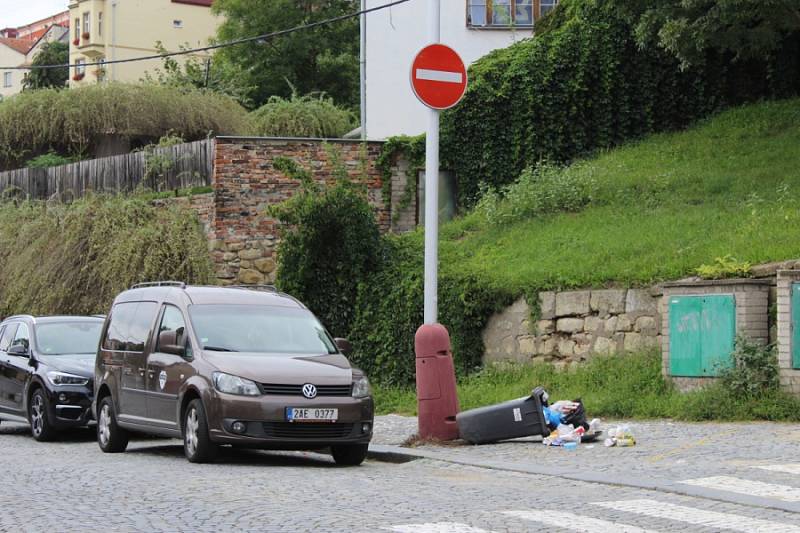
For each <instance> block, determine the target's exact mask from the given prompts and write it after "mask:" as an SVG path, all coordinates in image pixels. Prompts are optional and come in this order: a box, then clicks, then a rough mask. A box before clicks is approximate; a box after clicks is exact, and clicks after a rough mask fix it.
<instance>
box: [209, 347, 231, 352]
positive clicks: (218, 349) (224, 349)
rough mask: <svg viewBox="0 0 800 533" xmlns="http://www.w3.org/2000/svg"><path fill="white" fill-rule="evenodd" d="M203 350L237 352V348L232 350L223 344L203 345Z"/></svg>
mask: <svg viewBox="0 0 800 533" xmlns="http://www.w3.org/2000/svg"><path fill="white" fill-rule="evenodd" d="M203 349H204V350H211V351H212V352H237V351H238V350H232V349H230V348H225V347H223V346H203Z"/></svg>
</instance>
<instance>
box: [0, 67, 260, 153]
mask: <svg viewBox="0 0 800 533" xmlns="http://www.w3.org/2000/svg"><path fill="white" fill-rule="evenodd" d="M167 131H172V132H173V133H174V134H175V135H179V136H181V137H182V138H184V139H186V140H187V141H194V140H199V139H203V138H205V137H207V136H208V135H210V134H243V133H246V132H247V114H246V112H245V110H244V108H242V107H241V106H240V105H239V104H237V103H236V102H235V101H233V100H232V99H230V98H228V97H225V96H221V95H218V94H214V93H211V92H205V91H200V90H190V89H185V88H184V89H178V88H175V87H167V86H160V85H155V84H126V83H103V84H91V85H87V86H85V87H79V88H75V89H70V90H69V91H58V90H56V89H42V90H36V91H24V92H22V93H20V94H17V95H15V96H13V97H11V98H7V99H5V100H3V101H2V103H0V168H3V167H6V168H10V167H12V166H14V165H19V164H20V163H21V162H23V161H25V160H27V159H30V158H31V157H32V156H36V155H38V154H41V153H45V152H47V151H50V150H54V151H56V152H57V153H59V154H61V155H65V156H66V155H73V156H74V155H84V154H86V153H87V152H89V151H90V150H91V149H92V148H93V146H94V143H96V142H97V139H98V138H100V137H101V136H102V135H104V134H108V133H109V132H113V133H114V134H116V135H120V136H122V137H126V138H146V139H158V138H159V137H161V136H162V135H163V134H164V132H167Z"/></svg>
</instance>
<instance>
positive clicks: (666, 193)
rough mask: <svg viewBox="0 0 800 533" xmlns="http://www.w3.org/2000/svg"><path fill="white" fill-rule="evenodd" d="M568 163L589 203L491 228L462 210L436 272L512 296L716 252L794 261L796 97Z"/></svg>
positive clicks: (626, 275)
mask: <svg viewBox="0 0 800 533" xmlns="http://www.w3.org/2000/svg"><path fill="white" fill-rule="evenodd" d="M570 171H572V172H579V173H586V174H588V175H590V176H591V177H592V178H593V179H594V180H595V182H596V188H595V193H594V195H593V196H594V198H593V201H592V204H591V206H590V207H588V208H587V209H585V210H583V211H582V212H580V213H577V214H562V215H557V216H554V217H549V218H544V219H529V220H524V221H521V222H517V223H513V224H508V225H501V226H494V227H490V226H489V225H488V224H487V223H486V222H485V221H484V220H482V219H481V217H480V216H479V215H477V214H475V213H473V214H470V215H467V216H466V217H464V218H462V219H459V220H456V221H454V222H452V223H450V224H447V225H445V226H443V229H442V251H441V259H442V268H443V269H447V268H458V269H459V270H462V271H463V270H468V271H471V272H474V273H477V274H479V275H480V276H481V278H482V279H484V280H485V281H486V282H487V283H489V284H497V285H498V286H502V287H505V288H509V289H511V290H512V291H518V292H519V293H520V294H521V293H523V292H526V291H527V290H529V289H536V288H546V287H577V286H603V285H612V284H631V283H632V284H647V283H651V282H654V281H658V280H665V279H674V278H678V277H681V276H684V275H687V274H690V273H692V271H693V269H694V268H696V267H698V266H699V265H701V264H703V263H711V262H713V260H714V259H715V258H716V257H721V256H724V255H726V254H731V255H733V256H734V257H736V258H737V259H739V260H748V261H751V262H752V263H758V262H765V261H771V260H780V259H787V258H794V257H800V239H798V238H797V237H798V236H800V211H798V208H797V204H796V198H797V195H798V191H800V100H789V101H784V102H771V103H766V104H759V105H755V106H749V107H745V108H739V109H735V110H732V111H729V112H726V113H723V114H721V115H719V116H717V117H715V118H713V119H710V120H708V121H705V122H703V123H701V124H698V125H697V126H696V127H694V128H692V129H690V130H689V131H686V132H681V133H674V134H662V135H656V136H653V137H650V138H648V139H646V140H644V141H641V142H639V143H636V144H634V145H630V146H627V147H623V148H621V149H617V150H613V151H610V152H608V153H605V154H601V155H599V156H598V157H596V158H593V159H590V160H587V161H581V162H578V163H576V164H575V165H573V167H572V168H571V169H570ZM781 187H785V190H783V191H781ZM754 194H755V195H757V196H754Z"/></svg>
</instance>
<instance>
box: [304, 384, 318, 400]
mask: <svg viewBox="0 0 800 533" xmlns="http://www.w3.org/2000/svg"><path fill="white" fill-rule="evenodd" d="M303 396H305V397H306V398H308V399H309V400H310V399H312V398H316V397H317V388H316V387H315V386H314V385H312V384H311V383H306V384H305V385H303Z"/></svg>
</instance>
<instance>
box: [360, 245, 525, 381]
mask: <svg viewBox="0 0 800 533" xmlns="http://www.w3.org/2000/svg"><path fill="white" fill-rule="evenodd" d="M510 303H511V296H510V295H509V294H508V293H506V292H505V291H503V290H501V289H495V288H491V287H490V286H489V284H487V283H482V282H481V280H479V279H476V278H474V277H472V276H459V275H456V274H447V273H441V272H440V276H439V322H441V323H442V324H444V325H445V326H446V327H447V328H448V330H449V331H450V340H451V343H452V349H453V360H454V363H455V367H456V372H457V373H458V374H459V375H466V374H467V373H469V372H471V371H474V370H476V369H477V368H479V367H480V365H481V358H482V357H483V339H482V338H481V334H482V332H483V328H484V326H485V325H486V322H487V321H488V319H489V317H490V316H492V314H493V313H494V312H496V311H499V310H500V309H502V308H504V307H505V306H507V305H508V304H510ZM356 309H357V310H358V311H357V315H356V319H355V323H354V326H353V330H352V333H351V335H350V338H351V341H352V342H353V347H354V355H353V360H354V362H355V363H356V364H358V365H359V366H360V367H361V368H363V369H364V370H365V371H366V372H367V373H368V375H369V376H370V379H372V380H374V381H375V382H377V383H383V384H391V385H407V384H409V383H413V381H414V366H415V362H414V361H415V360H414V334H415V332H416V330H417V328H419V326H420V325H422V321H423V250H422V242H421V240H420V239H409V238H407V237H399V238H398V237H394V236H391V235H389V236H387V237H385V238H384V249H383V254H382V261H381V267H380V270H379V271H377V272H375V273H373V274H372V275H370V276H369V277H366V278H364V279H363V281H362V283H361V284H360V286H359V290H358V299H357V301H356Z"/></svg>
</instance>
